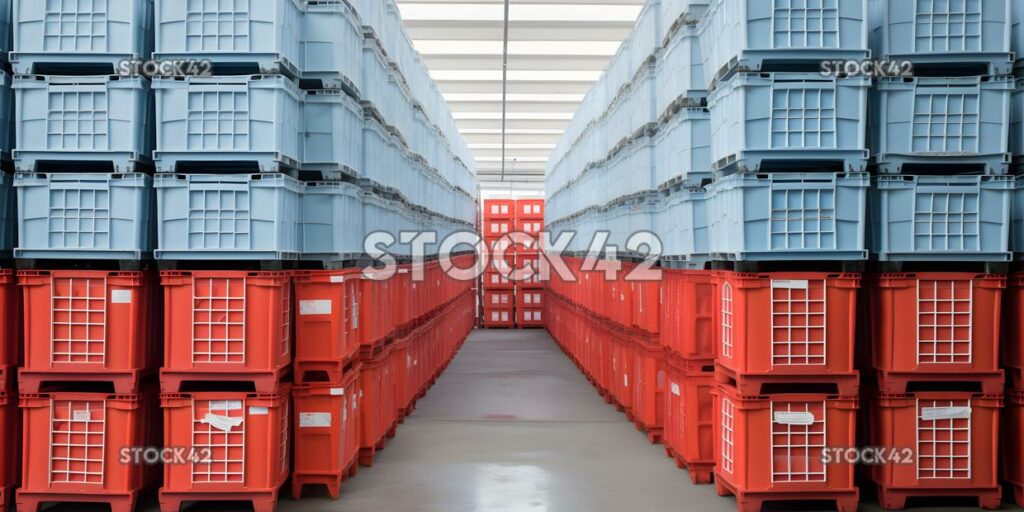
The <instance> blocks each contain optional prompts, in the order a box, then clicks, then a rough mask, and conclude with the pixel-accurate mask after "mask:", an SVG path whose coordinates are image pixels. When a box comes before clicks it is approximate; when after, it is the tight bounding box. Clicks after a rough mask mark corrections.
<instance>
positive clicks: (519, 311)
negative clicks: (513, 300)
mask: <svg viewBox="0 0 1024 512" xmlns="http://www.w3.org/2000/svg"><path fill="white" fill-rule="evenodd" d="M516 327H520V328H530V327H544V308H518V307H517V308H516Z"/></svg>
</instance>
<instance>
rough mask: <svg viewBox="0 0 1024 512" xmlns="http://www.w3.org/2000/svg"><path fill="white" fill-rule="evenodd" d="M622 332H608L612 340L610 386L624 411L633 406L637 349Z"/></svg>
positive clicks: (618, 404)
mask: <svg viewBox="0 0 1024 512" xmlns="http://www.w3.org/2000/svg"><path fill="white" fill-rule="evenodd" d="M616 334H618V335H619V336H616ZM622 334H624V333H621V332H618V331H615V332H612V331H609V332H607V335H608V336H609V338H610V339H611V340H612V347H611V349H612V351H611V353H612V379H611V380H612V382H611V383H610V384H609V388H611V390H612V395H614V397H615V401H616V402H617V406H618V408H619V409H620V410H622V411H623V412H624V411H627V410H629V409H630V408H632V407H633V387H634V386H635V385H636V377H635V374H634V371H633V368H634V366H635V365H636V349H635V348H634V347H633V342H632V341H631V340H629V339H628V338H627V337H625V336H621V335H622Z"/></svg>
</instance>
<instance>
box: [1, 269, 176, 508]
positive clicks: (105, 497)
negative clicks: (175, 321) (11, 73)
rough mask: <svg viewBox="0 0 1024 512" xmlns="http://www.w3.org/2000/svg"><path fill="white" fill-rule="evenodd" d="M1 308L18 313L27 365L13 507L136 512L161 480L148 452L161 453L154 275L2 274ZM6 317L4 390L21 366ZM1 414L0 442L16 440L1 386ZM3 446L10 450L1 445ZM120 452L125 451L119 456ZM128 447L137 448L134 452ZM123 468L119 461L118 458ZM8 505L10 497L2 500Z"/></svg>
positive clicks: (8, 474)
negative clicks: (84, 506) (60, 505)
mask: <svg viewBox="0 0 1024 512" xmlns="http://www.w3.org/2000/svg"><path fill="white" fill-rule="evenodd" d="M2 277H3V284H2V289H0V300H2V301H3V302H4V304H3V306H4V311H5V312H6V313H7V314H8V315H12V314H17V313H16V312H17V311H18V303H19V300H18V297H17V295H18V288H20V292H21V299H22V300H21V301H20V303H21V304H22V306H23V309H22V311H23V316H22V318H21V319H19V321H20V322H22V328H23V333H24V366H23V367H22V368H21V370H20V371H19V376H18V384H19V390H20V392H21V396H20V408H21V412H22V422H23V423H22V425H21V429H22V432H23V433H24V436H23V444H22V452H23V456H22V458H21V464H22V466H21V477H22V479H21V487H20V488H19V489H18V492H17V498H16V499H17V508H18V510H26V511H27V510H38V508H39V507H40V506H41V505H42V504H43V503H51V502H76V503H82V502H86V503H105V504H108V505H109V506H110V507H111V509H112V510H114V511H116V512H129V511H131V510H133V509H134V507H135V503H136V501H137V499H138V496H139V495H140V494H141V493H142V492H143V491H145V490H146V489H149V488H153V487H155V486H156V485H157V482H158V480H159V465H154V464H153V461H151V460H150V461H147V460H146V459H145V457H146V456H147V455H149V456H152V455H153V454H151V453H150V454H147V453H144V452H143V449H144V448H146V447H155V446H160V422H159V419H158V418H159V407H158V402H157V391H156V387H155V386H154V385H152V384H153V379H154V377H155V375H156V370H157V368H158V366H159V346H160V345H159V343H158V341H155V340H159V339H160V325H161V324H160V310H159V304H160V300H159V299H160V297H159V282H158V280H157V276H156V274H155V273H154V272H151V271H142V272H122V271H104V270H26V271H21V272H19V273H18V277H17V285H15V280H14V275H13V273H11V272H4V273H3V274H2ZM11 321H14V317H13V316H8V317H5V318H4V322H5V325H4V326H3V330H2V332H3V335H4V336H5V337H6V338H5V340H4V342H5V343H4V347H5V348H4V349H3V350H4V352H3V354H2V359H3V360H2V361H0V364H2V365H3V372H4V382H5V385H10V383H11V379H10V376H11V375H12V372H13V367H12V365H13V364H16V361H17V359H18V354H17V351H16V350H14V349H12V347H13V345H10V344H8V342H10V341H13V339H12V338H10V337H17V332H18V328H17V323H14V324H11V323H10V322H11ZM4 391H5V392H4V395H3V404H2V409H0V413H2V418H0V428H2V429H3V430H4V439H7V440H12V439H17V437H16V436H17V429H18V426H17V423H16V422H17V419H16V418H17V415H16V411H15V410H14V408H13V406H14V400H13V396H12V394H13V389H9V388H5V390H4ZM4 448H5V449H7V450H10V449H11V447H9V446H7V445H5V447H4ZM122 449H129V451H127V452H122ZM131 449H135V450H131ZM123 455H127V456H128V457H129V462H128V463H120V462H118V461H120V460H122V456H123ZM17 460H18V459H17V457H16V452H14V453H5V454H4V461H5V462H4V464H3V465H0V480H2V483H3V485H4V488H5V489H9V488H10V487H9V485H10V483H11V478H12V477H13V475H14V474H15V470H14V468H13V467H12V464H16V463H17V462H16V461H17ZM4 500H5V502H6V500H7V494H6V493H5V496H4Z"/></svg>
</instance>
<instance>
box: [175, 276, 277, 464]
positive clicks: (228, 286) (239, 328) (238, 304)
mask: <svg viewBox="0 0 1024 512" xmlns="http://www.w3.org/2000/svg"><path fill="white" fill-rule="evenodd" d="M160 282H161V285H162V286H163V289H164V365H163V368H162V369H161V370H160V385H161V388H162V389H163V391H164V392H165V393H176V392H178V391H180V390H181V387H182V385H183V384H187V383H190V382H246V383H251V384H252V385H253V386H254V387H255V388H256V390H257V391H259V392H261V393H268V392H272V391H273V390H275V389H277V386H278V383H279V381H280V379H281V377H283V376H284V374H285V373H286V371H287V370H288V368H289V364H290V363H291V362H292V325H293V321H294V319H293V311H292V309H293V307H294V305H293V298H292V297H293V295H292V273H291V272H247V271H201V272H200V271H196V272H186V271H163V272H161V273H160ZM175 446H181V445H175Z"/></svg>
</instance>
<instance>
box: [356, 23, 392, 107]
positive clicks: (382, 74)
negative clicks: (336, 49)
mask: <svg viewBox="0 0 1024 512" xmlns="http://www.w3.org/2000/svg"><path fill="white" fill-rule="evenodd" d="M362 48H363V50H362V54H361V68H362V70H361V76H362V79H361V82H360V84H359V92H360V96H359V99H361V100H362V101H366V102H369V103H370V104H371V105H373V107H374V108H376V109H378V110H379V109H380V108H381V107H382V106H383V105H385V103H387V99H386V97H385V93H386V89H387V86H388V80H390V78H391V67H390V65H389V64H388V58H387V56H385V55H384V49H383V48H381V46H380V42H379V41H377V40H376V39H374V38H372V37H367V38H365V39H363V46H362ZM382 115H383V114H382Z"/></svg>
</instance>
